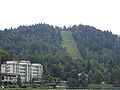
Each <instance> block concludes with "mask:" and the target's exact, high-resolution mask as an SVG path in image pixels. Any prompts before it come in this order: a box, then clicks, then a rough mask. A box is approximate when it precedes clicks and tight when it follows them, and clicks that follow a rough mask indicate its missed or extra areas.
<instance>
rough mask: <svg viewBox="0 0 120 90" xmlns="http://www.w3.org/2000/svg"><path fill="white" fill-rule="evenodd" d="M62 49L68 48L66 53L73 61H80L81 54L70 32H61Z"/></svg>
mask: <svg viewBox="0 0 120 90" xmlns="http://www.w3.org/2000/svg"><path fill="white" fill-rule="evenodd" d="M61 36H62V47H63V48H66V51H67V53H68V54H70V56H71V57H72V58H73V59H80V53H79V51H78V48H77V44H76V42H75V41H74V39H73V37H72V33H71V32H70V31H61Z"/></svg>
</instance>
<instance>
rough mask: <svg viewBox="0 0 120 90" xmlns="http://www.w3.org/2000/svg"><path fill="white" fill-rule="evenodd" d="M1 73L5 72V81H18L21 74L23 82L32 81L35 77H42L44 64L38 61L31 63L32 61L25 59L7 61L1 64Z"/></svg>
mask: <svg viewBox="0 0 120 90" xmlns="http://www.w3.org/2000/svg"><path fill="white" fill-rule="evenodd" d="M1 73H3V74H5V75H4V79H3V81H17V77H18V75H20V79H21V82H30V80H31V79H33V78H41V77H42V74H43V66H42V65H41V64H38V63H34V64H31V63H30V61H25V60H21V61H19V62H17V61H6V63H5V64H2V65H1ZM10 75H13V77H12V76H10Z"/></svg>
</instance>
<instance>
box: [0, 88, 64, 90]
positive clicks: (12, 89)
mask: <svg viewBox="0 0 120 90" xmlns="http://www.w3.org/2000/svg"><path fill="white" fill-rule="evenodd" d="M0 90H65V89H41V88H3V89H2V88H0Z"/></svg>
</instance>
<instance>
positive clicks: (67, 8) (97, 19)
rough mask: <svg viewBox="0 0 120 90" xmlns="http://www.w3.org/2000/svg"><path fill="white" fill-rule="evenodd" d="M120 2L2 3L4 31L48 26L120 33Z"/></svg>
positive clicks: (36, 0)
mask: <svg viewBox="0 0 120 90" xmlns="http://www.w3.org/2000/svg"><path fill="white" fill-rule="evenodd" d="M119 9H120V0H0V29H4V28H10V27H18V26H19V25H31V24H35V23H48V24H50V25H57V26H64V25H66V26H70V25H74V24H77V25H78V24H84V25H91V26H94V27H96V28H98V29H102V30H111V31H112V32H113V33H115V34H120V26H119V23H120V10H119Z"/></svg>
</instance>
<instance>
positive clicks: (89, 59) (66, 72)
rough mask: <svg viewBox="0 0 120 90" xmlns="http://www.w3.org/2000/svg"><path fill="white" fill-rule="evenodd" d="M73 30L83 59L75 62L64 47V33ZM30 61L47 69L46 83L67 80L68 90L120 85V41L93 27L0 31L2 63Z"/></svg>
mask: <svg viewBox="0 0 120 90" xmlns="http://www.w3.org/2000/svg"><path fill="white" fill-rule="evenodd" d="M62 30H65V31H70V32H72V36H73V38H74V40H75V41H76V43H77V47H78V49H79V52H80V54H81V56H82V58H81V59H76V60H73V59H72V58H71V56H69V54H67V52H66V50H65V48H63V47H62V45H61V43H62V37H61V31H62ZM11 59H13V60H20V59H27V60H30V61H31V62H37V63H41V64H43V66H44V75H43V79H44V82H45V83H52V82H53V81H55V79H56V80H58V79H59V80H64V81H67V85H68V86H69V87H79V86H84V87H86V86H87V85H88V84H91V83H95V84H101V83H107V84H113V85H115V86H119V84H120V61H119V60H120V38H119V37H118V36H117V35H114V34H112V32H109V31H101V30H98V29H96V28H94V27H91V26H86V25H85V26H84V25H78V26H76V25H74V26H72V27H68V28H66V27H64V28H63V29H62V28H60V27H53V26H50V25H48V24H36V25H31V26H20V27H18V28H16V29H12V28H11V29H5V30H4V31H0V62H1V63H3V62H4V61H6V60H11Z"/></svg>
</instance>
